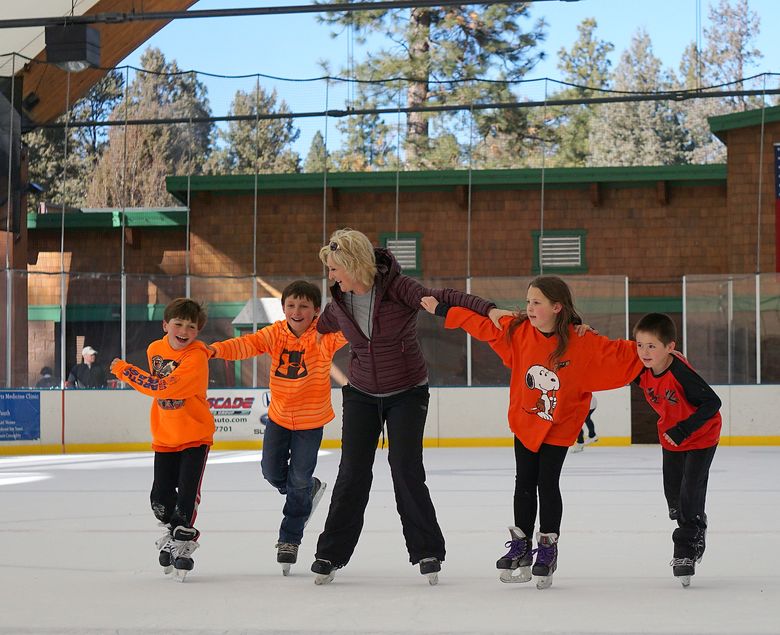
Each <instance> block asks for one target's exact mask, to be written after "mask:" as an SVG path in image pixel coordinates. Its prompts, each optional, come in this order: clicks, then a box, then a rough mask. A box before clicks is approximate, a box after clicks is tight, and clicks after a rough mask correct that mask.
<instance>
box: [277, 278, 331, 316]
mask: <svg viewBox="0 0 780 635" xmlns="http://www.w3.org/2000/svg"><path fill="white" fill-rule="evenodd" d="M287 298H305V299H306V300H311V303H312V304H313V305H314V308H315V309H319V308H320V305H321V304H322V291H320V288H319V287H318V286H317V285H316V284H312V283H311V282H306V280H296V281H295V282H291V283H290V284H288V285H287V286H286V287H285V288H284V291H282V306H284V303H285V301H286V300H287Z"/></svg>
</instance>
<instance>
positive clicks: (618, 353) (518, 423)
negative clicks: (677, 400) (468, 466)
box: [422, 276, 642, 589]
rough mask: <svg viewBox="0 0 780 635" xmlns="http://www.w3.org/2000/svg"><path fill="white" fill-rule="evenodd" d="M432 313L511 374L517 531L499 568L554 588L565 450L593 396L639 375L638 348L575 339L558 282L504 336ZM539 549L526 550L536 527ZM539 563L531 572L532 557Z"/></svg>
mask: <svg viewBox="0 0 780 635" xmlns="http://www.w3.org/2000/svg"><path fill="white" fill-rule="evenodd" d="M422 304H423V306H424V307H425V309H426V310H428V311H429V312H430V313H435V314H437V315H440V316H446V321H445V327H446V328H450V329H453V328H462V329H463V330H465V331H466V332H467V333H469V334H471V335H472V336H473V337H475V338H476V339H478V340H481V341H483V342H487V343H488V344H489V345H490V346H491V348H492V349H493V350H494V351H495V352H496V353H497V354H498V355H499V357H501V360H502V361H503V362H504V364H505V365H506V366H507V367H509V368H510V369H511V370H512V374H511V379H510V384H509V427H510V429H511V430H512V432H513V433H514V435H515V440H514V441H515V464H516V476H515V493H514V520H515V525H514V526H513V527H510V528H509V533H510V536H511V540H510V542H508V543H507V546H508V547H509V552H508V553H507V554H506V555H504V556H503V557H502V558H500V559H499V560H498V562H497V563H496V567H497V568H498V569H500V570H502V573H501V581H502V582H528V581H529V580H530V579H531V575H532V574H533V575H534V576H537V584H536V586H537V588H539V589H545V588H547V587H549V586H550V585H551V584H552V575H553V573H554V572H555V569H556V568H557V564H558V536H559V535H560V526H561V517H562V516H563V500H562V498H561V489H560V476H561V469H562V467H563V462H564V460H565V459H566V454H567V450H568V448H569V446H571V445H572V444H573V443H574V442H575V441H576V439H577V435H578V434H579V431H580V429H581V427H582V422H583V421H584V420H585V417H586V416H587V414H588V407H589V405H590V398H591V393H592V392H593V391H597V390H609V389H611V388H618V387H620V386H625V385H626V384H628V383H630V382H631V381H632V380H633V379H634V378H635V377H637V376H638V375H639V373H640V371H641V370H642V362H641V361H640V360H639V357H638V356H637V352H636V344H635V343H634V342H631V341H628V340H609V339H607V338H606V337H602V336H599V335H596V334H595V333H593V332H583V334H582V335H581V336H576V335H575V334H576V333H577V332H578V331H575V326H576V325H580V324H582V318H581V317H580V316H579V314H578V313H577V311H576V310H575V308H574V303H573V301H572V296H571V291H570V289H569V287H568V285H567V284H566V283H565V282H564V281H563V280H561V279H560V278H558V277H555V276H539V277H538V278H535V279H534V280H533V281H532V282H531V284H530V285H529V287H528V291H527V295H526V310H525V312H523V313H521V314H520V315H518V316H516V317H511V316H507V317H504V318H502V320H501V324H502V328H501V329H498V328H496V326H495V325H494V324H493V322H492V321H491V320H490V319H488V318H484V317H482V316H480V315H478V314H476V313H474V312H473V311H469V310H468V309H463V308H460V307H452V308H450V307H447V306H446V305H442V304H440V303H438V302H437V301H436V299H435V298H423V300H422ZM537 501H538V509H539V531H538V532H537V534H536V540H537V543H538V547H537V549H534V550H532V549H531V536H532V535H533V532H534V527H535V524H536V511H537ZM534 553H535V554H536V562H534V563H533V570H532V568H531V565H532V560H533V557H532V555H533V554H534Z"/></svg>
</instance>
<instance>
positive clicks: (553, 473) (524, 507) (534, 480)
mask: <svg viewBox="0 0 780 635" xmlns="http://www.w3.org/2000/svg"><path fill="white" fill-rule="evenodd" d="M568 449H569V448H565V447H561V446H557V445H547V444H546V443H542V445H541V447H540V448H539V451H538V452H531V450H529V449H528V448H526V447H525V446H524V445H523V444H522V443H521V442H520V439H518V438H517V437H515V466H516V467H515V470H516V472H515V498H514V507H515V525H516V526H517V527H519V528H520V529H522V530H523V533H524V534H525V535H526V536H527V537H528V538H531V537H533V534H534V525H535V524H536V504H537V491H538V496H539V499H538V500H539V531H540V532H542V533H544V534H548V533H554V534H558V535H560V533H561V518H562V517H563V498H562V497H561V485H560V480H561V469H562V468H563V461H564V460H565V459H566V453H567V452H568Z"/></svg>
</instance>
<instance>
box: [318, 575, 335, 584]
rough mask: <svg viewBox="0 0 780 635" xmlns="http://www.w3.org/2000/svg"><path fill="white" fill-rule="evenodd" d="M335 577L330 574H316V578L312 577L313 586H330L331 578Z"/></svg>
mask: <svg viewBox="0 0 780 635" xmlns="http://www.w3.org/2000/svg"><path fill="white" fill-rule="evenodd" d="M335 576H336V574H335V573H333V572H331V573H328V574H325V575H323V574H322V573H318V574H317V575H316V576H314V584H318V585H319V584H330V583H331V582H333V578H334V577H335Z"/></svg>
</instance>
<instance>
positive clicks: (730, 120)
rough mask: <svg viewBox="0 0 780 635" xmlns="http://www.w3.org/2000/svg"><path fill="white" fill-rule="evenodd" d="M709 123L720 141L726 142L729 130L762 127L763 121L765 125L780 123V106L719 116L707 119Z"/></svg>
mask: <svg viewBox="0 0 780 635" xmlns="http://www.w3.org/2000/svg"><path fill="white" fill-rule="evenodd" d="M707 121H708V122H709V124H710V130H712V132H713V133H714V134H715V135H716V136H717V137H718V138H719V139H721V140H723V141H725V137H726V135H725V134H723V133H724V132H726V131H728V130H735V129H737V128H749V127H751V126H760V125H761V122H762V121H763V122H764V123H773V122H776V121H780V106H772V107H771V108H757V109H755V110H745V111H742V112H734V113H731V114H729V115H718V116H717V117H707Z"/></svg>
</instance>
